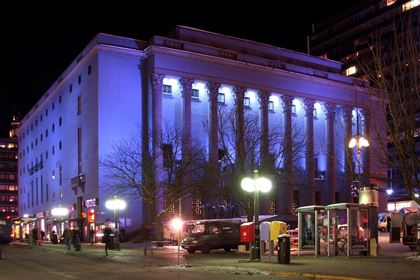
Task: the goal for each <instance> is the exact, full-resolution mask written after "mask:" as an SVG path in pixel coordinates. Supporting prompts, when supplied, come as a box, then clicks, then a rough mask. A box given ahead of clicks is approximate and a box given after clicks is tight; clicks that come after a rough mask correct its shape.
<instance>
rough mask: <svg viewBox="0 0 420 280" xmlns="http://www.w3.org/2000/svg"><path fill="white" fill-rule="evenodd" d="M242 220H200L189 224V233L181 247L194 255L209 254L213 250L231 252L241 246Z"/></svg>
mask: <svg viewBox="0 0 420 280" xmlns="http://www.w3.org/2000/svg"><path fill="white" fill-rule="evenodd" d="M241 223H242V221H241V220H200V221H196V222H192V223H190V224H187V233H186V235H185V236H184V238H183V240H182V242H181V247H182V248H184V249H186V250H187V251H188V253H190V254H194V252H195V251H197V250H200V251H201V252H202V253H203V254H208V253H209V252H210V250H211V249H224V250H225V251H226V252H229V251H230V250H232V249H238V245H239V244H240V232H239V227H240V225H241Z"/></svg>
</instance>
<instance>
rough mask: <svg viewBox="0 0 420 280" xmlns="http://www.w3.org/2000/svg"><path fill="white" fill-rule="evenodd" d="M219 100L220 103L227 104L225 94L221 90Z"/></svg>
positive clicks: (218, 95)
mask: <svg viewBox="0 0 420 280" xmlns="http://www.w3.org/2000/svg"><path fill="white" fill-rule="evenodd" d="M217 102H219V103H220V104H225V94H224V93H221V92H219V93H218V94H217Z"/></svg>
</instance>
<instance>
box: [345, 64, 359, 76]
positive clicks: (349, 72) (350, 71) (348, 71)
mask: <svg viewBox="0 0 420 280" xmlns="http://www.w3.org/2000/svg"><path fill="white" fill-rule="evenodd" d="M356 72H357V69H356V66H351V67H349V68H347V69H346V76H350V75H353V74H356Z"/></svg>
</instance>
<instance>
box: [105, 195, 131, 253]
mask: <svg viewBox="0 0 420 280" xmlns="http://www.w3.org/2000/svg"><path fill="white" fill-rule="evenodd" d="M105 207H106V208H107V209H109V210H113V211H114V223H115V233H114V250H119V249H120V240H119V237H118V211H119V210H124V209H125V208H126V207H127V203H126V202H125V201H124V200H122V199H119V198H118V197H117V196H115V195H114V197H113V198H112V199H110V200H107V201H106V202H105Z"/></svg>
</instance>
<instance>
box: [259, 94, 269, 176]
mask: <svg viewBox="0 0 420 280" xmlns="http://www.w3.org/2000/svg"><path fill="white" fill-rule="evenodd" d="M258 96H259V99H260V115H261V117H260V122H261V124H260V129H261V144H260V166H261V172H260V174H267V173H268V171H269V167H270V166H269V161H268V159H269V145H270V143H269V139H268V100H269V98H270V92H268V91H260V92H259V93H258Z"/></svg>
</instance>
